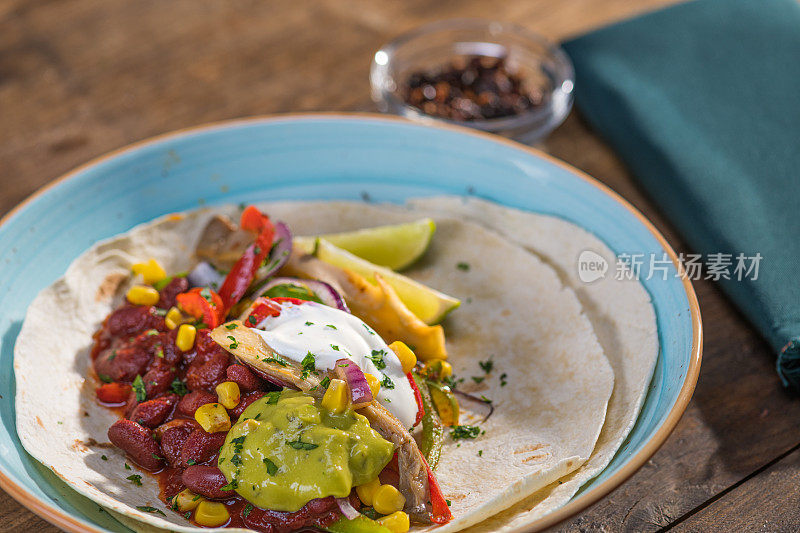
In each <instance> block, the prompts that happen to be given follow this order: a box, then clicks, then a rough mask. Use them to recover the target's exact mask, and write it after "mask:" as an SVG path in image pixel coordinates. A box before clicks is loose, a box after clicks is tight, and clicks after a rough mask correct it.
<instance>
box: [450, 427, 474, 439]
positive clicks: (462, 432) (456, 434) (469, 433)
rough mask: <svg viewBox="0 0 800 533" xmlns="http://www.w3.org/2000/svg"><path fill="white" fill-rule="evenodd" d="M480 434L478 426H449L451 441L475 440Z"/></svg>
mask: <svg viewBox="0 0 800 533" xmlns="http://www.w3.org/2000/svg"><path fill="white" fill-rule="evenodd" d="M480 434H481V428H479V427H478V426H451V431H450V437H452V438H453V440H459V439H475V438H477V437H478V435H480Z"/></svg>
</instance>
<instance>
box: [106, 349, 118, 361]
mask: <svg viewBox="0 0 800 533" xmlns="http://www.w3.org/2000/svg"><path fill="white" fill-rule="evenodd" d="M116 356H117V351H116V350H114V351H113V352H111V355H109V356H108V360H109V361H113V360H114V358H115V357H116Z"/></svg>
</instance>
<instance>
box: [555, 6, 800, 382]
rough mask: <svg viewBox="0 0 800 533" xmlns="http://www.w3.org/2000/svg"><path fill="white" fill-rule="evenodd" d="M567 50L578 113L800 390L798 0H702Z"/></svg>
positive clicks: (590, 37) (594, 35)
mask: <svg viewBox="0 0 800 533" xmlns="http://www.w3.org/2000/svg"><path fill="white" fill-rule="evenodd" d="M564 47H565V48H566V50H567V53H568V54H569V55H570V56H571V57H572V60H573V62H574V63H575V71H576V84H575V88H576V102H577V105H578V107H579V109H580V110H581V112H582V113H583V114H584V116H585V117H586V118H587V120H588V121H589V122H590V124H591V125H592V126H593V127H594V128H595V129H596V130H597V131H598V132H599V133H600V134H601V135H602V136H603V137H605V138H606V140H607V141H608V142H609V143H610V144H611V146H612V147H613V148H614V149H615V150H616V151H617V152H618V153H619V154H620V156H621V157H622V158H623V160H624V161H625V162H626V164H627V165H628V166H629V168H630V169H631V170H632V172H633V174H634V175H635V176H636V178H637V179H638V180H639V181H640V182H641V183H642V185H643V186H644V188H645V189H646V190H647V192H648V193H649V195H650V197H651V198H652V200H653V201H654V202H655V203H656V204H657V205H658V206H659V207H660V208H661V210H662V212H663V213H664V214H665V215H666V217H667V218H668V219H669V220H670V221H671V222H672V224H673V225H674V226H675V227H676V228H677V229H678V231H680V232H681V233H682V235H683V237H684V238H685V239H686V241H687V242H688V243H689V245H690V246H691V247H692V248H693V249H694V251H695V252H698V253H702V254H703V262H704V263H705V264H706V270H705V271H704V273H703V276H704V277H709V278H710V279H718V281H719V283H720V286H721V287H722V288H723V290H724V291H725V292H726V293H727V294H728V295H729V296H730V298H731V299H732V300H733V301H734V302H735V304H736V305H737V306H738V307H739V308H740V309H741V310H742V312H744V313H745V315H747V316H748V317H749V319H750V320H751V321H752V322H753V324H755V326H756V327H757V328H758V330H759V331H760V332H761V333H762V334H763V336H764V337H765V338H766V339H767V340H768V341H769V342H770V344H771V345H772V346H773V348H774V349H775V351H776V352H777V354H778V360H777V368H778V373H779V375H780V376H781V379H782V380H783V383H784V385H786V386H792V387H794V388H796V389H797V390H800V213H799V212H798V205H799V204H800V87H798V85H800V2H798V1H797V0H699V1H695V2H690V3H686V4H680V5H677V6H674V7H670V8H668V9H665V10H663V11H659V12H655V13H651V14H647V15H644V16H642V17H639V18H636V19H633V20H629V21H626V22H622V23H620V24H616V25H614V26H611V27H608V28H604V29H601V30H598V31H595V32H593V33H590V34H588V35H585V36H582V37H579V38H576V39H574V40H572V41H570V42H567V43H565V45H564ZM620 252H622V251H620ZM626 252H630V251H626ZM757 254H760V256H759V255H757ZM721 263H727V269H723V266H724V265H721ZM754 266H755V268H754ZM737 267H738V271H737ZM743 274H744V275H743ZM726 275H727V277H729V278H730V279H725V276H726ZM738 278H742V279H741V280H740V279H738Z"/></svg>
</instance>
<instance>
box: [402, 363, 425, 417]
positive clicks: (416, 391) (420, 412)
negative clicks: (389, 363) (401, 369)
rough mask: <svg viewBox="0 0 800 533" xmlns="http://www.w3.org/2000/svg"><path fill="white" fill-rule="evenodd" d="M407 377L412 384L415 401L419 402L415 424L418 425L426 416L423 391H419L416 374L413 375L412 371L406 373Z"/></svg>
mask: <svg viewBox="0 0 800 533" xmlns="http://www.w3.org/2000/svg"><path fill="white" fill-rule="evenodd" d="M406 377H407V378H408V383H409V384H410V385H411V390H412V391H414V401H416V402H417V419H416V420H415V421H414V426H417V425H419V423H420V422H422V417H423V416H425V407H424V406H423V405H422V393H421V392H420V391H419V387H417V382H416V381H414V376H412V375H411V372H409V373H408V374H406Z"/></svg>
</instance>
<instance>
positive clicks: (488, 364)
mask: <svg viewBox="0 0 800 533" xmlns="http://www.w3.org/2000/svg"><path fill="white" fill-rule="evenodd" d="M478 366H480V367H481V370H483V371H484V372H486V373H487V374H488V373H490V372H491V371H492V368H494V361H493V360H492V359H487V360H486V361H479V362H478Z"/></svg>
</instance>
